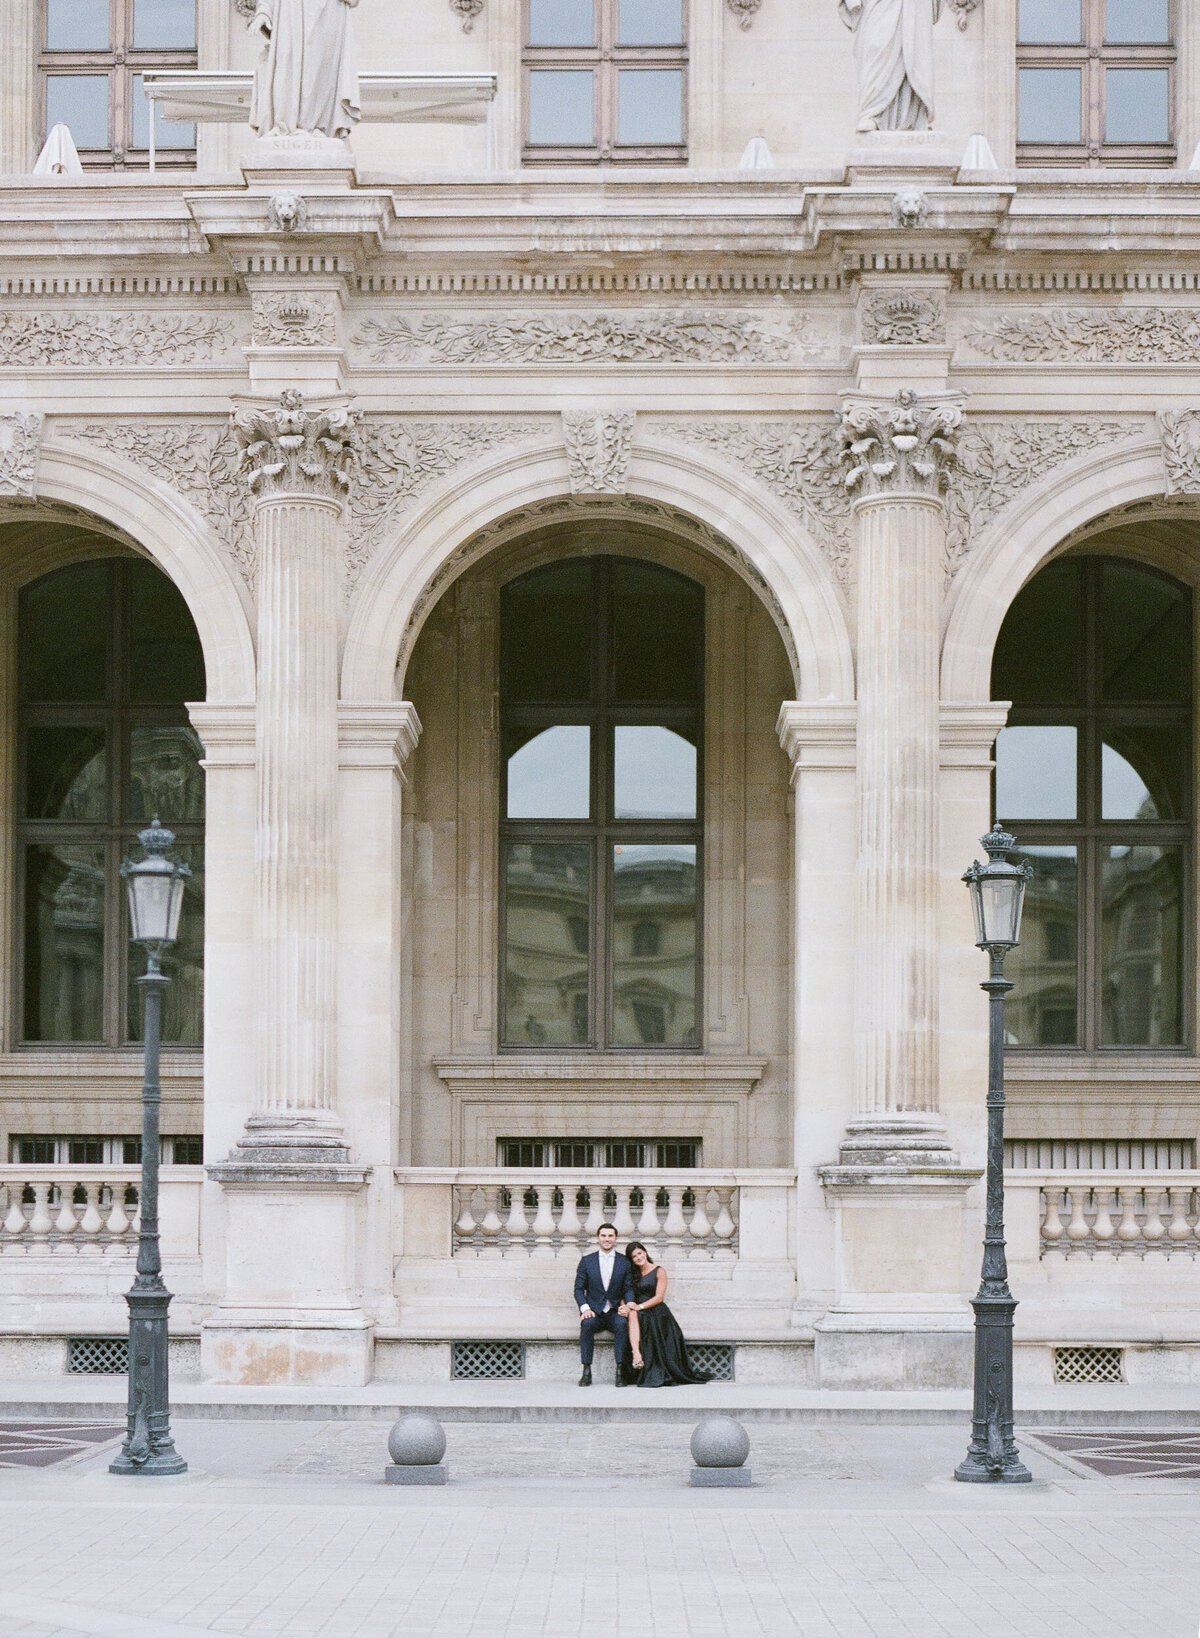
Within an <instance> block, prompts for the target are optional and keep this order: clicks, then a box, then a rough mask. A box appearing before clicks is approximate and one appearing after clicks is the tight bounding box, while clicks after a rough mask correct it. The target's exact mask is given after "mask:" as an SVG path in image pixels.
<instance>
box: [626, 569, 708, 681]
mask: <svg viewBox="0 0 1200 1638" xmlns="http://www.w3.org/2000/svg"><path fill="white" fill-rule="evenodd" d="M612 598H613V615H612V618H613V629H614V633H615V640H614V644H613V697H614V699H616V700H617V701H618V702H619V703H620V704H622V705H632V704H637V703H645V704H647V705H649V704H655V703H658V702H660V701H661V702H664V703H671V704H677V703H682V702H685V701H692V700H696V699H698V698H699V697H700V689H701V675H702V671H703V665H704V592H703V591H702V589H701V588H700V587H699V586H698V585H697V584H696V582H695V581H694V580H685V579H684V578H683V576H682V575H675V574H669V573H667V572H666V571H665V570H663V569H656V568H654V567H653V566H652V565H651V564H648V563H627V562H626V563H616V564H615V565H614V567H613V577H612Z"/></svg>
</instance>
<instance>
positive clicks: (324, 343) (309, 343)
mask: <svg viewBox="0 0 1200 1638" xmlns="http://www.w3.org/2000/svg"><path fill="white" fill-rule="evenodd" d="M251 305H252V307H253V312H254V328H253V331H252V337H253V341H254V344H255V346H256V347H336V346H337V341H338V329H337V320H338V315H337V303H336V299H335V298H334V296H332V295H331V294H330V293H329V292H328V291H319V292H309V291H300V290H294V291H292V290H288V291H273V290H272V291H259V290H256V291H255V292H254V294H253V295H252V297H251Z"/></svg>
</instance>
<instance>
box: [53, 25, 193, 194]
mask: <svg viewBox="0 0 1200 1638" xmlns="http://www.w3.org/2000/svg"><path fill="white" fill-rule="evenodd" d="M41 26H42V42H41V43H42V51H41V61H40V66H41V84H42V115H43V121H42V129H43V137H44V135H45V133H47V132H49V131H50V130H51V129H52V128H53V127H54V126H55V125H66V126H68V127H69V129H70V132H71V136H72V138H73V139H74V142H75V146H76V147H77V148H78V149H79V157H80V158H81V160H82V161H83V163H84V165H85V166H87V167H90V168H92V169H99V170H113V169H115V170H124V169H135V170H136V169H142V170H144V169H145V168H146V166H147V165H148V164H149V162H150V119H151V112H152V111H151V106H150V103H149V101H148V100H147V98H146V94H145V91H144V90H143V88H142V75H143V74H144V73H145V71H146V70H147V69H154V68H195V66H196V0H42V19H41ZM154 119H155V127H154V145H155V148H156V149H157V152H158V159H157V163H158V164H160V165H172V164H174V165H191V164H193V163H194V162H195V148H196V127H195V126H194V125H191V124H185V123H183V122H182V121H178V120H167V119H163V117H162V115H161V114H159V113H158V112H157V110H155V111H154Z"/></svg>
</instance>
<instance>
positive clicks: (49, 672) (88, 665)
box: [20, 563, 111, 704]
mask: <svg viewBox="0 0 1200 1638" xmlns="http://www.w3.org/2000/svg"><path fill="white" fill-rule="evenodd" d="M108 585H109V570H108V565H107V564H106V563H81V564H79V565H78V566H77V567H74V568H70V569H59V570H57V571H56V572H55V573H54V574H47V575H43V577H42V578H41V579H40V580H35V581H34V582H33V584H32V585H30V586H26V587H25V589H24V590H23V591H22V593H21V652H20V670H21V693H22V695H23V697H24V698H25V699H27V700H42V701H62V702H74V701H77V700H87V701H91V702H95V703H96V704H102V703H103V702H104V700H105V699H106V698H107V697H108V682H109V679H108V645H109V637H110V625H111V622H110V621H108V620H98V619H97V618H96V615H97V611H98V610H99V609H103V608H106V606H107V603H108Z"/></svg>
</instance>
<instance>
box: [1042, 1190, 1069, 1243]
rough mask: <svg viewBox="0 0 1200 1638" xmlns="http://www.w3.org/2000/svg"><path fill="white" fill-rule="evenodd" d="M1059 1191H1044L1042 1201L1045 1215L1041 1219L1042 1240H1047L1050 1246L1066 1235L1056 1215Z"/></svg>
mask: <svg viewBox="0 0 1200 1638" xmlns="http://www.w3.org/2000/svg"><path fill="white" fill-rule="evenodd" d="M1061 1192H1062V1191H1061V1190H1059V1189H1044V1190H1043V1191H1042V1199H1043V1200H1044V1201H1045V1202H1046V1215H1045V1216H1044V1217H1043V1218H1042V1239H1043V1240H1048V1241H1049V1242H1050V1244H1051V1245H1053V1244H1054V1243H1055V1242H1056V1241H1058V1240H1061V1239H1062V1237H1063V1235H1064V1234H1065V1233H1066V1227H1065V1225H1064V1223H1063V1220H1062V1218H1061V1217H1060V1216H1059V1215H1058V1197H1059V1194H1060V1193H1061Z"/></svg>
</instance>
